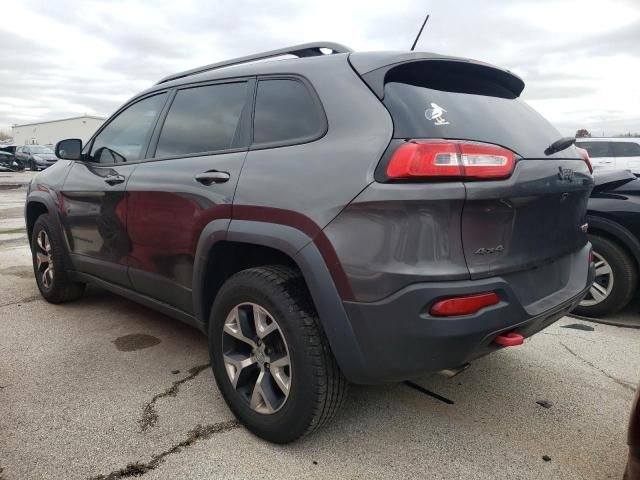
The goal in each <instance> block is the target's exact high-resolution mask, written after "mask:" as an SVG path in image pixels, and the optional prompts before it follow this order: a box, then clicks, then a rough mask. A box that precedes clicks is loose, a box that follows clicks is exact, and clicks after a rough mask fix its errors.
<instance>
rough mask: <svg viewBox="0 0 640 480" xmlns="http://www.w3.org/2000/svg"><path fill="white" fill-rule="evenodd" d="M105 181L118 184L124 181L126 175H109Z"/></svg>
mask: <svg viewBox="0 0 640 480" xmlns="http://www.w3.org/2000/svg"><path fill="white" fill-rule="evenodd" d="M104 181H105V182H106V183H108V184H109V185H118V184H119V183H124V177H123V176H122V175H107V176H106V177H105V178H104Z"/></svg>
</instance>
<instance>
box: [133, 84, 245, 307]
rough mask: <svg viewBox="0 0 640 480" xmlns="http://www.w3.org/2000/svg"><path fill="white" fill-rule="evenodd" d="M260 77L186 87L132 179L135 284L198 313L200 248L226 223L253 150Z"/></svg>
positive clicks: (174, 100)
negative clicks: (207, 234)
mask: <svg viewBox="0 0 640 480" xmlns="http://www.w3.org/2000/svg"><path fill="white" fill-rule="evenodd" d="M254 85H255V80H254V79H245V80H234V81H229V82H218V83H212V84H208V85H199V86H185V87H180V88H179V89H178V90H177V91H175V92H174V93H173V97H172V99H171V100H170V102H171V103H170V105H169V107H168V109H167V111H166V112H165V114H164V118H163V119H162V120H161V121H160V122H159V124H158V128H157V129H156V132H155V133H154V138H153V141H152V144H151V146H150V148H149V154H148V158H147V160H146V161H145V162H144V163H142V164H140V165H139V166H138V168H137V169H136V171H135V172H134V173H133V175H132V176H131V178H130V180H129V183H128V185H127V199H128V213H127V224H128V233H129V240H130V242H131V247H130V251H129V256H128V264H129V278H130V279H131V283H132V285H133V287H134V288H135V289H136V290H137V291H138V292H140V293H143V294H145V295H148V296H150V297H153V298H156V299H158V300H161V301H163V302H164V303H168V304H170V305H172V306H175V307H177V308H179V309H180V310H182V311H184V312H186V313H192V312H193V302H192V276H193V269H194V262H195V255H196V247H197V245H198V240H199V238H200V234H201V233H202V230H203V229H204V227H205V226H207V224H209V223H210V222H213V221H215V220H219V221H220V222H223V223H224V222H226V225H228V222H229V221H230V218H231V205H232V201H233V196H234V192H235V188H236V184H237V182H238V177H239V176H240V170H241V169H242V164H243V161H244V159H245V156H246V154H247V148H248V143H249V140H248V138H249V125H250V120H251V108H250V107H251V101H250V100H251V99H252V98H253V92H254Z"/></svg>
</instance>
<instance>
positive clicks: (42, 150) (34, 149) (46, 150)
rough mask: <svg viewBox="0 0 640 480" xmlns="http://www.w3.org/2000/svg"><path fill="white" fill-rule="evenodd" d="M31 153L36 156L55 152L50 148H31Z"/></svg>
mask: <svg viewBox="0 0 640 480" xmlns="http://www.w3.org/2000/svg"><path fill="white" fill-rule="evenodd" d="M29 151H30V152H31V153H36V154H38V153H39V154H42V153H53V150H52V149H50V148H49V147H29Z"/></svg>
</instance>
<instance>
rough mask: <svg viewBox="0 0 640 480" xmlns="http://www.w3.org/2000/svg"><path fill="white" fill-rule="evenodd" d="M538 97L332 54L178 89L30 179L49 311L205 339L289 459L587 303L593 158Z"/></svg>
mask: <svg viewBox="0 0 640 480" xmlns="http://www.w3.org/2000/svg"><path fill="white" fill-rule="evenodd" d="M283 56H285V57H287V58H276V57H283ZM291 57H295V58H291ZM264 59H270V61H262V60H264ZM523 88H524V83H523V82H522V80H521V79H520V78H518V77H517V76H515V75H513V74H512V73H510V72H508V71H505V70H502V69H499V68H496V67H494V66H491V65H487V64H484V63H480V62H476V61H472V60H467V59H461V58H452V57H445V56H440V55H436V54H432V53H416V52H373V53H355V52H352V51H351V50H350V49H348V48H346V47H343V46H341V45H338V44H333V43H312V44H305V45H300V46H296V47H291V48H286V49H281V50H276V51H271V52H266V53H263V54H258V55H252V56H249V57H244V58H239V59H234V60H230V61H226V62H221V63H218V64H213V65H208V66H205V67H201V68H196V69H194V70H190V71H187V72H182V73H178V74H175V75H171V76H169V77H167V78H165V79H163V80H161V81H160V82H158V83H157V84H156V85H154V86H153V87H151V88H150V89H148V90H146V91H145V92H143V93H141V94H139V95H136V96H135V97H134V98H132V99H131V100H129V101H128V102H127V103H126V104H125V105H124V106H123V107H122V108H120V109H119V110H118V111H117V112H116V113H115V114H114V115H113V116H112V117H111V118H110V119H109V120H107V121H106V122H105V123H104V125H103V126H102V127H101V128H100V129H99V130H98V131H97V132H96V134H95V135H94V136H93V137H92V138H91V139H90V140H89V142H88V143H87V144H86V145H82V142H81V141H80V140H77V139H70V140H64V141H61V142H59V143H58V145H57V146H56V154H57V156H58V157H59V158H60V159H61V160H60V161H58V162H56V163H55V164H54V165H53V166H51V167H50V168H49V169H47V170H46V171H44V172H42V173H40V174H38V175H37V176H36V177H35V178H34V179H33V181H32V183H31V185H30V187H29V192H28V197H27V203H26V221H27V225H28V232H29V235H30V242H31V249H32V252H33V265H34V271H35V277H36V280H37V283H38V287H39V289H40V292H41V293H42V295H43V297H44V298H45V299H47V300H48V301H50V302H52V303H59V302H64V301H68V300H72V299H75V298H78V297H79V296H80V295H81V294H82V292H83V290H84V287H85V285H86V284H94V285H98V286H101V287H104V288H106V289H108V290H111V291H113V292H116V293H118V294H121V295H123V296H125V297H128V298H131V299H134V300H136V301H139V302H140V303H142V304H144V305H147V306H149V307H152V308H155V309H157V310H159V311H161V312H163V313H165V314H168V315H171V316H173V317H176V318H178V319H180V320H183V321H185V322H188V323H190V324H192V325H195V326H196V327H197V328H199V329H200V330H202V331H203V332H205V333H206V334H207V336H208V339H209V340H208V341H209V349H210V354H211V364H212V367H213V372H214V374H215V378H216V381H217V383H218V387H219V389H220V391H221V392H222V395H223V396H224V398H225V400H226V401H227V403H228V405H229V407H230V408H231V410H232V411H233V412H234V414H235V415H236V416H237V417H238V418H239V419H240V420H241V421H242V422H243V423H244V424H245V425H246V426H247V427H248V428H249V429H250V430H251V431H252V432H254V433H256V434H257V435H259V436H261V437H263V438H265V439H268V440H270V441H274V442H279V443H285V442H290V441H293V440H295V439H296V438H299V437H300V436H301V435H304V434H306V433H309V432H312V431H314V430H315V429H316V428H318V427H319V426H321V425H322V424H324V423H325V422H326V421H327V420H328V419H329V418H330V417H331V416H333V415H334V414H335V412H336V411H337V410H338V408H339V406H340V404H341V403H342V401H343V399H344V396H345V391H346V387H347V382H348V381H350V382H355V383H377V382H389V381H397V380H402V379H407V378H410V377H414V376H417V375H420V374H423V373H425V372H434V371H439V370H444V369H457V368H459V367H461V366H463V365H466V364H467V363H468V362H469V361H471V360H473V359H475V358H477V357H479V356H482V355H485V354H487V353H489V352H492V351H494V350H497V349H499V348H503V347H505V346H510V345H517V344H520V343H522V341H523V338H524V337H528V336H530V335H532V334H534V333H536V332H538V331H539V330H541V329H543V328H545V327H547V326H548V325H550V324H551V323H553V322H554V321H555V320H557V319H558V318H560V317H561V316H563V315H564V314H565V313H566V312H568V311H570V310H571V309H573V308H574V307H575V306H576V305H577V304H578V303H579V302H580V300H581V299H582V297H583V295H584V293H585V291H586V290H587V289H588V287H589V286H590V285H591V284H592V282H593V268H592V266H591V263H590V255H591V246H590V244H589V243H588V241H587V236H586V225H585V223H584V222H585V210H586V205H587V199H588V197H589V193H590V191H591V189H592V183H593V182H592V177H591V173H590V165H589V163H588V158H585V157H583V155H582V154H581V152H580V150H578V149H577V148H576V147H575V146H574V145H572V143H573V140H574V139H560V134H559V133H558V131H557V130H556V129H555V128H553V127H552V126H551V125H550V124H549V123H548V122H547V121H545V120H544V119H543V118H542V117H541V116H540V115H539V114H537V113H536V112H535V111H533V110H532V109H531V108H530V107H528V106H527V105H526V104H525V103H524V102H523V101H522V100H520V99H519V98H518V97H519V95H520V93H521V92H522V90H523Z"/></svg>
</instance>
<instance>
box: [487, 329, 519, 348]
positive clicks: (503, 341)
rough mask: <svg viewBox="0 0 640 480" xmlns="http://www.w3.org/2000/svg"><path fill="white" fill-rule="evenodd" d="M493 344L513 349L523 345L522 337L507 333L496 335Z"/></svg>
mask: <svg viewBox="0 0 640 480" xmlns="http://www.w3.org/2000/svg"><path fill="white" fill-rule="evenodd" d="M494 342H495V343H497V344H498V345H501V346H503V347H515V346H516V345H522V344H523V343H524V337H523V336H522V335H520V334H519V333H515V332H508V333H503V334H502V335H498V336H497V337H496V338H495V340H494Z"/></svg>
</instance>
